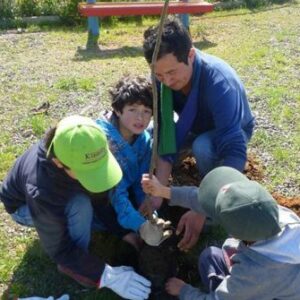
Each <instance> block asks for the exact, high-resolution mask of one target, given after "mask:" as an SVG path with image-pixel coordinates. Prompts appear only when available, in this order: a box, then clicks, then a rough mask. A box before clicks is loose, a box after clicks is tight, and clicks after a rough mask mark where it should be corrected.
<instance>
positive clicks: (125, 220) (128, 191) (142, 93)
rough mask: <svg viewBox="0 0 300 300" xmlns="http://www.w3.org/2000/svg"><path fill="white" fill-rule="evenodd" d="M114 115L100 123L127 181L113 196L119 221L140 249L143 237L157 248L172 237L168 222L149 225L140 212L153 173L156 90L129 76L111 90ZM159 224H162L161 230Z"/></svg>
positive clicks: (123, 178) (124, 181)
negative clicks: (146, 177)
mask: <svg viewBox="0 0 300 300" xmlns="http://www.w3.org/2000/svg"><path fill="white" fill-rule="evenodd" d="M110 95H111V99H112V104H111V105H112V108H113V111H112V112H105V113H104V114H103V115H102V117H101V118H100V119H98V120H97V121H96V122H97V124H98V125H99V126H100V127H101V128H102V129H103V130H104V132H105V134H106V136H107V139H108V142H109V145H110V149H111V151H112V153H113V154H114V156H115V157H116V159H117V161H118V162H119V164H120V166H121V169H122V171H123V177H122V180H121V181H120V183H119V184H118V185H117V186H116V188H115V189H114V190H113V191H112V192H111V193H110V195H111V203H112V206H113V207H114V209H115V211H116V213H117V217H118V221H119V223H120V224H121V226H122V227H124V228H126V229H129V230H132V231H133V233H132V234H131V236H128V238H129V240H128V241H129V242H130V243H132V244H133V245H134V246H135V247H136V248H137V249H138V248H139V244H140V242H141V240H140V238H139V236H138V235H137V234H136V233H139V234H140V236H141V237H142V238H143V239H144V240H145V241H146V242H147V243H148V244H151V245H153V246H156V245H158V244H160V243H161V242H162V241H163V240H164V239H165V238H166V237H167V236H168V235H169V231H166V230H165V229H166V227H167V226H168V225H169V223H168V222H163V220H162V219H158V218H154V220H155V222H156V223H153V222H149V221H148V220H146V219H145V218H144V216H143V215H142V214H141V213H140V212H139V211H138V208H139V207H140V205H141V204H142V203H143V202H144V200H145V193H144V192H143V190H142V187H141V178H142V174H143V173H145V172H148V171H149V168H150V160H151V137H150V135H149V133H148V132H147V130H146V128H147V127H148V125H149V122H150V120H151V117H152V107H153V99H152V97H153V96H152V86H151V83H150V82H149V80H147V79H146V78H145V77H142V76H137V77H130V76H125V77H124V78H122V79H120V80H119V81H118V83H117V84H116V86H115V87H114V88H112V89H111V90H110ZM158 223H159V224H160V225H159V226H158Z"/></svg>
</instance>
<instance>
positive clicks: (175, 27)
mask: <svg viewBox="0 0 300 300" xmlns="http://www.w3.org/2000/svg"><path fill="white" fill-rule="evenodd" d="M157 33H158V26H156V27H150V28H148V29H147V30H146V31H145V32H144V43H143V49H144V56H145V58H146V60H147V62H148V64H150V63H151V61H152V55H153V52H154V48H155V44H156V39H157ZM192 46H193V44H192V39H191V37H190V34H189V32H188V30H187V29H186V28H185V27H184V26H183V24H182V23H181V22H180V21H179V20H177V19H175V18H168V19H167V20H166V22H165V24H164V27H163V32H162V37H161V44H160V49H159V51H158V56H157V59H160V58H162V57H163V56H165V55H166V54H170V53H171V54H173V55H174V56H175V57H176V58H177V60H178V62H184V63H185V64H188V54H189V52H190V49H191V48H192Z"/></svg>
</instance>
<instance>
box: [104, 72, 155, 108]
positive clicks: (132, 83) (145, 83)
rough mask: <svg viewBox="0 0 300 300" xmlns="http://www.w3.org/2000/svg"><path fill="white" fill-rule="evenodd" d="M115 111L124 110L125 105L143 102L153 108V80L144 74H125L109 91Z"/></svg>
mask: <svg viewBox="0 0 300 300" xmlns="http://www.w3.org/2000/svg"><path fill="white" fill-rule="evenodd" d="M109 93H110V95H111V99H112V104H111V105H112V108H113V110H114V111H118V112H121V113H122V112H123V108H124V106H125V105H128V104H129V105H132V104H135V103H137V104H143V105H145V106H146V107H149V108H151V109H152V108H153V94H152V85H151V82H150V81H149V80H148V79H147V78H146V77H143V76H136V77H131V76H125V77H123V78H121V79H120V80H119V81H118V83H117V84H116V86H115V87H114V88H112V89H110V91H109Z"/></svg>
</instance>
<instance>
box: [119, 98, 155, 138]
mask: <svg viewBox="0 0 300 300" xmlns="http://www.w3.org/2000/svg"><path fill="white" fill-rule="evenodd" d="M116 114H117V116H118V117H119V129H120V132H121V134H122V136H123V138H125V139H126V140H130V139H131V138H132V136H133V135H138V134H141V133H142V132H143V131H144V130H145V129H146V128H147V126H148V125H149V122H150V120H151V116H152V109H151V108H149V107H146V106H145V105H143V104H139V102H136V103H134V104H130V105H129V104H127V105H125V106H124V108H123V111H122V112H116Z"/></svg>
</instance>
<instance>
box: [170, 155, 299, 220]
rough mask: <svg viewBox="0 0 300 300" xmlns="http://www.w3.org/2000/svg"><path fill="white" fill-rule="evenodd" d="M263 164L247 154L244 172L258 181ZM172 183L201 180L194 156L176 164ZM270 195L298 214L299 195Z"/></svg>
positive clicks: (190, 182)
mask: <svg viewBox="0 0 300 300" xmlns="http://www.w3.org/2000/svg"><path fill="white" fill-rule="evenodd" d="M264 169H265V168H264V166H263V165H262V163H261V162H260V161H259V159H258V158H257V157H256V156H255V155H254V154H251V153H250V154H248V160H247V163H246V167H245V171H244V174H245V175H246V176H247V177H248V178H249V179H251V180H255V181H258V182H261V181H263V179H264V176H265V175H264ZM171 181H172V184H173V185H178V186H180V185H196V186H198V185H199V184H200V182H201V177H200V175H199V172H198V169H197V166H196V161H195V158H194V157H191V156H187V157H186V158H185V159H183V160H182V162H181V164H178V165H177V166H176V167H175V168H174V170H173V173H172V180H171ZM272 196H273V197H274V199H276V201H277V202H278V203H279V204H280V205H282V206H285V207H288V208H290V209H292V210H293V211H294V212H295V213H296V214H298V215H299V216H300V196H296V197H287V196H283V195H281V194H280V193H278V192H276V193H272Z"/></svg>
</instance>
